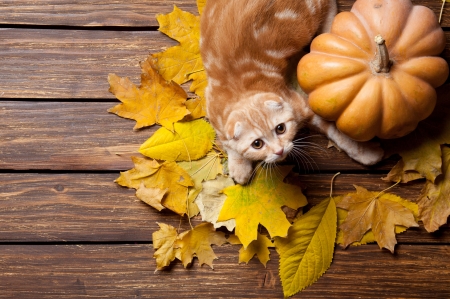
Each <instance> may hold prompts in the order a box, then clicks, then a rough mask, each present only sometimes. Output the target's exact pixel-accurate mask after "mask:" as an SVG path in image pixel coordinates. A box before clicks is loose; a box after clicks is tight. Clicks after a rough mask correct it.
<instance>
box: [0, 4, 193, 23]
mask: <svg viewBox="0 0 450 299" xmlns="http://www.w3.org/2000/svg"><path fill="white" fill-rule="evenodd" d="M5 1H6V2H10V4H8V5H0V15H2V18H1V20H0V24H22V25H41V26H42V25H52V26H86V27H93V26H123V27H148V26H158V22H157V21H156V17H155V16H156V14H159V13H162V14H166V13H169V12H171V11H172V10H173V6H174V5H176V6H177V7H178V8H180V9H182V10H184V11H188V12H190V13H193V14H196V15H198V11H197V5H196V2H195V0H190V1H181V0H171V1H156V0H119V1H113V2H111V1H107V0H77V1H69V0H45V1H39V2H30V1H25V0H4V1H3V3H5ZM74 2H75V3H74Z"/></svg>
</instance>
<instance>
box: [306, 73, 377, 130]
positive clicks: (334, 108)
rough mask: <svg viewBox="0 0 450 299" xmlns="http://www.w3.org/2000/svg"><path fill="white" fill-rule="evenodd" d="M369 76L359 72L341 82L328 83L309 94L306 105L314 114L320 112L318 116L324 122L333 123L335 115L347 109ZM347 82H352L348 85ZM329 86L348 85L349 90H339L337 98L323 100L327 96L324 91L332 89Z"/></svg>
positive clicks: (335, 118) (336, 117)
mask: <svg viewBox="0 0 450 299" xmlns="http://www.w3.org/2000/svg"><path fill="white" fill-rule="evenodd" d="M369 76H370V75H369V74H368V73H367V72H361V73H358V74H355V75H353V76H349V77H347V78H344V79H342V80H338V81H334V82H329V83H328V84H326V85H323V86H322V87H318V88H316V89H315V90H314V91H313V92H312V93H311V94H310V96H309V99H308V104H309V105H310V107H311V109H313V111H314V112H315V113H318V112H320V115H321V116H322V117H323V118H325V119H326V120H328V121H335V120H337V119H338V116H336V115H340V114H342V113H343V112H344V111H345V110H346V109H347V108H348V106H349V105H350V103H351V102H352V99H353V98H354V97H355V96H356V95H357V94H358V93H359V92H360V91H361V89H362V88H363V86H364V82H365V81H367V80H368V78H369ZM348 81H354V82H352V84H349V83H348ZM330 85H338V86H348V85H349V86H351V88H349V89H344V90H341V92H340V94H339V95H338V96H337V97H332V98H328V99H325V98H326V97H327V96H328V95H329V93H328V92H326V91H327V90H328V89H329V88H332V86H330ZM322 90H324V91H322ZM323 94H325V96H322V95H323ZM322 103H324V104H322ZM323 105H325V107H324V106H323Z"/></svg>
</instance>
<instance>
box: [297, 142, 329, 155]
mask: <svg viewBox="0 0 450 299" xmlns="http://www.w3.org/2000/svg"><path fill="white" fill-rule="evenodd" d="M293 144H294V147H305V148H308V147H309V148H314V149H317V150H320V151H322V152H324V153H327V154H328V151H327V150H326V149H325V148H323V147H322V146H320V145H319V144H317V143H314V142H296V141H293Z"/></svg>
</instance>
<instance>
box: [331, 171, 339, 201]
mask: <svg viewBox="0 0 450 299" xmlns="http://www.w3.org/2000/svg"><path fill="white" fill-rule="evenodd" d="M340 174H341V173H340V172H338V173H336V174H335V175H334V176H333V177H332V178H331V184H330V197H333V182H334V179H335V178H336V177H337V176H338V175H340Z"/></svg>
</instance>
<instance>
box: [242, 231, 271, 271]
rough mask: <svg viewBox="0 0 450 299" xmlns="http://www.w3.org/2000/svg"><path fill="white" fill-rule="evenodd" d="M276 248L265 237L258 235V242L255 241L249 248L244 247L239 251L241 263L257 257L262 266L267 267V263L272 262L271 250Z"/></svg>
mask: <svg viewBox="0 0 450 299" xmlns="http://www.w3.org/2000/svg"><path fill="white" fill-rule="evenodd" d="M272 247H274V245H273V243H272V241H270V239H269V238H268V237H267V236H265V235H261V234H259V233H258V237H257V239H256V240H253V241H252V242H251V243H250V244H249V245H248V246H247V248H244V246H242V248H241V249H239V263H246V264H248V262H249V261H250V260H251V259H252V258H253V257H254V256H256V257H257V258H258V260H259V261H260V262H261V264H263V265H264V267H266V265H267V262H268V261H269V260H270V250H269V248H272Z"/></svg>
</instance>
